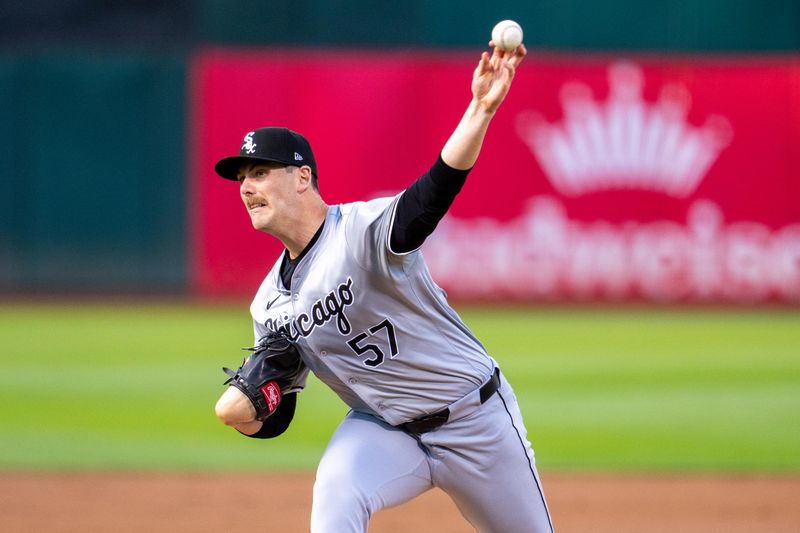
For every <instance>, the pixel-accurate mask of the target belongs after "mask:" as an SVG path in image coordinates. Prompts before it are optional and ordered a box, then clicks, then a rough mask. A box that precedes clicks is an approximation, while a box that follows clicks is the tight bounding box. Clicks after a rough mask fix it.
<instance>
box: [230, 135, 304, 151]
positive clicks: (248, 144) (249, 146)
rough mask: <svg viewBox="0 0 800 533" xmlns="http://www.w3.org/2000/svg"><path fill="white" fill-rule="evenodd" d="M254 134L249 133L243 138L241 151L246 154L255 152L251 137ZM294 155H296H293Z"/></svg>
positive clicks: (254, 144)
mask: <svg viewBox="0 0 800 533" xmlns="http://www.w3.org/2000/svg"><path fill="white" fill-rule="evenodd" d="M255 133H256V132H254V131H251V132H250V133H248V134H247V135H245V136H244V142H243V143H242V150H244V151H245V153H246V154H252V153H255V151H256V146H257V145H256V143H254V142H253V135H255ZM295 155H296V154H295Z"/></svg>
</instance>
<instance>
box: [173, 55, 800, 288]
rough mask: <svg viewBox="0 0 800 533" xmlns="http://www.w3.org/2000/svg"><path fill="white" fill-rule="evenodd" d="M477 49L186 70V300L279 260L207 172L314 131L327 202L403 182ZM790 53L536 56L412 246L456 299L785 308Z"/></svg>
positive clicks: (798, 261) (452, 102) (794, 238)
mask: <svg viewBox="0 0 800 533" xmlns="http://www.w3.org/2000/svg"><path fill="white" fill-rule="evenodd" d="M478 56H479V53H478V52H476V53H461V52H458V53H455V52H454V53H441V54H439V53H430V52H419V51H415V52H410V51H403V52H383V53H379V52H358V51H347V52H336V53H334V52H328V51H315V52H310V51H306V52H297V51H292V52H289V51H241V50H237V51H230V50H208V51H205V52H202V53H200V54H198V56H197V57H196V58H195V61H194V62H193V84H192V86H193V95H192V96H193V113H192V122H193V124H192V128H191V129H192V131H193V132H194V138H193V139H192V144H193V150H191V151H190V152H191V156H192V157H191V165H190V168H192V173H193V177H192V184H193V191H194V192H193V198H192V201H191V202H192V206H191V207H190V209H189V210H188V212H189V213H190V214H191V215H190V216H191V220H190V227H191V228H193V240H192V248H193V252H192V257H193V262H192V268H193V284H194V289H195V290H196V291H197V292H198V293H199V294H202V295H212V296H222V295H236V296H240V295H249V294H252V293H254V291H255V290H256V288H257V286H258V284H259V283H260V281H261V280H262V279H263V277H264V275H265V273H266V272H267V270H268V269H269V268H270V267H271V265H272V264H273V263H274V261H275V260H276V259H277V258H278V256H279V254H280V253H281V252H282V246H281V245H280V243H279V242H278V241H276V240H275V239H273V238H272V237H269V236H265V235H263V234H259V233H258V232H256V231H255V230H253V229H252V227H251V226H250V223H249V218H248V216H247V214H246V212H245V210H244V208H243V207H242V205H241V200H240V199H239V196H238V187H237V184H236V183H234V182H228V181H225V180H222V179H220V178H218V177H217V176H216V175H215V174H214V170H213V166H214V163H215V162H216V161H217V160H218V159H219V158H221V157H224V156H226V155H231V154H234V153H237V152H238V150H239V147H240V145H241V142H242V140H243V138H244V137H245V135H246V134H247V133H248V132H250V131H252V130H253V129H255V128H258V127H262V126H286V127H289V128H291V129H294V130H297V131H300V132H302V133H303V134H304V135H306V136H307V137H308V139H309V140H310V142H311V144H312V147H313V149H314V152H315V154H316V159H317V163H318V167H319V182H320V191H321V193H322V195H323V197H324V198H325V199H326V201H328V202H329V203H338V202H349V201H356V200H365V199H369V198H374V197H379V196H386V195H393V194H397V193H398V192H400V191H402V190H403V189H404V188H405V187H406V186H407V185H408V184H410V183H411V182H412V181H413V180H414V179H416V178H417V177H418V176H420V175H421V174H423V173H424V172H425V171H426V170H427V168H428V167H429V166H430V164H431V163H432V162H433V161H434V160H435V158H436V156H437V155H438V152H439V150H440V149H441V147H442V146H443V144H444V142H445V141H446V140H447V138H448V136H449V134H450V132H452V130H453V128H454V127H455V125H456V124H457V123H458V121H459V119H460V117H461V114H462V113H463V112H464V110H465V109H466V107H467V104H468V103H469V100H470V96H471V95H470V80H471V76H472V71H473V69H474V67H475V65H476V64H477V60H478ZM798 80H800V57H791V56H789V57H767V58H765V57H740V58H737V57H730V56H725V57H697V56H677V57H669V56H667V57H660V56H659V57H654V56H640V57H612V56H596V55H555V54H537V53H536V52H535V51H533V52H532V53H531V54H530V55H529V57H528V58H526V60H525V61H524V63H523V64H522V65H521V67H520V68H519V70H518V72H517V76H516V78H515V80H514V84H513V87H512V89H511V92H510V93H509V96H508V97H507V99H506V101H505V102H504V103H503V105H502V106H501V108H500V111H499V112H498V114H497V116H496V117H495V118H494V120H493V122H492V124H491V126H490V129H489V133H488V136H487V138H486V141H485V143H484V145H483V150H482V153H481V156H480V159H479V161H478V163H477V165H476V166H475V168H474V169H473V170H472V172H471V174H470V176H469V179H468V181H467V184H466V186H465V188H464V190H463V191H462V192H461V194H460V195H459V197H458V198H457V199H456V202H455V204H454V205H453V207H452V208H451V210H450V212H449V213H448V215H447V216H446V217H445V219H444V220H443V221H442V222H441V224H440V225H439V227H438V228H437V230H436V232H435V233H434V234H433V235H432V236H431V237H430V238H429V239H428V241H427V242H426V243H425V245H424V246H423V254H424V255H425V257H426V259H427V261H428V264H429V266H430V269H431V271H432V273H433V275H434V277H435V279H436V280H437V282H438V283H439V284H440V285H441V286H442V287H443V288H444V289H445V290H447V291H448V293H449V294H450V296H451V297H453V298H456V299H460V300H470V299H480V300H497V301H554V300H555V301H585V300H589V301H591V300H599V301H602V300H611V301H622V300H638V301H652V302H729V303H747V304H750V303H759V302H784V303H795V304H796V303H798V302H800V81H798Z"/></svg>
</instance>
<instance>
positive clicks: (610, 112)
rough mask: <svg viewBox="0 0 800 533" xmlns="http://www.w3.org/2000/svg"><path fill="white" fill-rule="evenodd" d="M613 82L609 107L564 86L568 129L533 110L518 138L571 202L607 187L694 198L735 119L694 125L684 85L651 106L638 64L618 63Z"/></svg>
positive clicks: (667, 89)
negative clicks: (549, 121) (643, 91)
mask: <svg viewBox="0 0 800 533" xmlns="http://www.w3.org/2000/svg"><path fill="white" fill-rule="evenodd" d="M608 78H609V86H610V91H609V97H608V100H607V101H606V102H605V103H599V102H596V101H595V100H594V98H593V95H592V92H591V89H590V88H589V87H588V86H586V85H584V84H581V83H575V82H572V83H567V84H565V85H564V86H563V88H562V90H561V101H562V105H563V107H564V119H563V121H562V122H561V123H557V124H551V123H548V122H547V121H546V120H545V119H544V118H543V117H542V116H541V115H540V114H539V113H537V112H534V111H530V112H526V113H523V114H520V115H519V116H518V117H517V119H516V127H517V133H518V134H519V135H520V137H521V138H522V140H523V142H525V144H526V145H527V146H528V147H529V148H530V150H531V152H533V154H534V156H535V157H536V158H537V160H538V161H539V163H540V164H541V166H542V168H543V169H544V171H545V173H546V174H547V176H548V178H549V179H550V180H551V182H552V184H553V186H554V187H555V188H556V189H557V190H558V191H559V192H561V193H562V194H565V195H568V196H577V195H581V194H586V193H590V192H594V191H598V190H606V189H644V190H652V191H657V192H662V193H664V194H668V195H670V196H674V197H678V198H682V197H686V196H688V195H690V194H691V193H692V192H694V190H695V189H696V188H697V186H698V185H699V184H700V181H701V180H702V179H703V177H704V176H705V175H706V173H707V172H708V169H709V168H710V167H711V165H712V164H713V163H714V161H715V160H716V159H717V157H718V155H719V153H720V151H721V150H722V149H723V148H725V147H726V146H727V145H728V144H730V141H731V138H732V130H731V127H730V123H729V122H728V120H727V119H726V118H724V117H722V116H719V115H712V116H710V117H708V119H707V120H706V121H705V123H704V124H703V125H702V126H701V127H695V126H692V125H691V124H689V122H688V121H687V113H688V110H689V104H690V96H689V93H688V91H687V90H686V88H685V87H683V86H681V85H677V84H669V85H665V86H664V87H663V88H662V91H661V94H660V97H659V99H658V101H657V102H655V103H648V102H646V101H645V100H644V98H643V96H642V89H643V86H644V80H643V76H642V71H641V69H640V68H639V67H638V66H636V65H634V64H633V63H629V62H618V63H615V64H613V65H611V67H610V68H609V75H608Z"/></svg>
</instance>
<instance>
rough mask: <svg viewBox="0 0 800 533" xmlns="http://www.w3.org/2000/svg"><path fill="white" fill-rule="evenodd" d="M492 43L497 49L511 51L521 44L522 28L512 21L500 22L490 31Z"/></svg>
mask: <svg viewBox="0 0 800 533" xmlns="http://www.w3.org/2000/svg"><path fill="white" fill-rule="evenodd" d="M492 41H494V45H495V46H496V47H497V48H499V49H501V50H508V51H511V50H513V49H514V48H516V47H517V46H519V45H520V43H522V26H520V25H519V24H517V23H516V22H514V21H513V20H501V21H500V22H498V23H497V24H495V26H494V28H493V29H492Z"/></svg>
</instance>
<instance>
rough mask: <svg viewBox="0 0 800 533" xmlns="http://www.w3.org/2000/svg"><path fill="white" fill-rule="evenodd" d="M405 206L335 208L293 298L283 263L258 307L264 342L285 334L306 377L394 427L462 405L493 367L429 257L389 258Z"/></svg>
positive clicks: (295, 281) (390, 201)
mask: <svg viewBox="0 0 800 533" xmlns="http://www.w3.org/2000/svg"><path fill="white" fill-rule="evenodd" d="M398 198H399V195H398V196H396V197H391V198H379V199H376V200H372V201H369V202H356V203H352V204H342V205H337V206H330V207H329V208H328V213H327V217H326V219H325V224H324V227H323V230H322V233H321V234H320V236H319V238H318V240H317V242H316V243H315V244H314V245H313V247H312V248H311V249H310V250H308V251H307V253H306V254H305V256H304V257H303V258H302V259H301V260H300V262H299V263H298V264H297V267H296V269H295V272H294V275H293V276H292V284H291V290H287V289H286V288H285V287H284V286H283V283H282V282H281V278H280V265H281V261H282V259H279V260H278V262H276V264H275V265H274V266H273V268H272V270H271V271H270V272H269V274H268V275H267V277H266V279H265V280H264V282H263V283H262V285H261V287H260V288H259V290H258V293H257V294H256V297H255V299H254V300H253V303H252V305H251V307H250V312H251V314H252V316H253V321H254V327H255V336H256V339H259V338H261V337H262V336H264V335H266V334H267V332H268V331H270V330H281V329H283V330H285V331H287V332H288V333H289V334H290V335H291V336H292V337H293V338H295V339H296V340H297V342H298V345H299V348H300V352H301V354H302V357H303V360H304V361H305V363H306V365H307V366H308V368H309V369H311V370H312V371H313V372H314V374H315V375H316V376H317V377H318V378H319V379H320V380H321V381H323V382H324V383H325V384H327V385H328V386H329V387H330V388H331V389H333V390H334V391H335V392H336V393H337V394H338V395H339V397H340V398H341V399H342V400H343V401H344V402H345V403H347V404H348V405H349V406H350V407H351V408H353V409H354V410H356V411H364V412H368V413H371V414H374V415H376V416H378V417H380V418H382V419H383V420H385V421H387V422H388V423H389V424H392V425H397V424H400V423H403V422H407V421H409V420H412V419H415V418H417V417H419V416H422V415H425V414H429V413H433V412H437V411H439V410H441V409H443V408H444V407H446V406H448V405H450V404H451V403H453V402H455V401H456V400H458V399H460V398H462V397H464V396H465V395H466V394H467V393H469V392H471V391H473V390H475V388H476V387H478V386H480V385H481V383H483V382H484V381H485V380H486V379H487V377H488V376H489V375H490V374H491V372H492V370H493V368H494V366H495V362H494V361H493V360H492V358H490V357H489V356H488V355H487V353H486V350H485V349H484V347H483V346H482V345H481V343H480V342H479V341H478V340H477V339H476V338H475V336H474V335H473V334H472V332H471V331H470V330H469V328H467V326H466V325H465V324H464V322H463V321H462V320H461V319H460V318H459V317H458V315H457V314H456V312H455V311H454V310H453V309H452V308H451V307H450V306H449V305H448V303H447V301H446V298H445V294H444V291H442V289H440V288H439V287H438V286H437V285H436V284H435V283H434V281H433V280H432V278H431V275H430V273H429V271H428V268H427V266H426V264H425V261H424V259H423V257H422V253H421V252H420V251H419V250H415V251H413V252H410V253H405V254H396V253H394V252H392V251H391V249H390V245H389V235H390V228H391V224H392V221H393V217H394V209H395V206H396V204H397V199H398ZM305 377H306V376H305V375H304V376H301V378H300V379H299V380H298V381H297V382H296V383H295V386H294V389H300V388H302V387H303V386H304V384H305Z"/></svg>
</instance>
